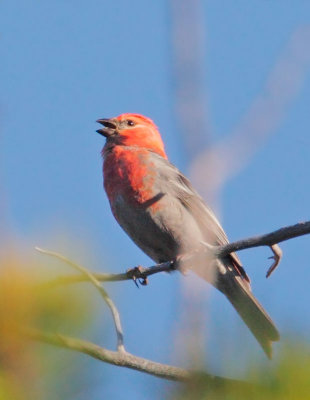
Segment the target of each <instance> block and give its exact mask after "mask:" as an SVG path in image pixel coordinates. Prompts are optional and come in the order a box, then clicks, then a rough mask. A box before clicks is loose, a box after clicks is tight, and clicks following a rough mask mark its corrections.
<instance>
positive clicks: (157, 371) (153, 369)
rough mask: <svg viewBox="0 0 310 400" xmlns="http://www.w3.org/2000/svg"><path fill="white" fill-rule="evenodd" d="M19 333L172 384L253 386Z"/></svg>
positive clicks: (83, 344) (60, 338) (74, 342)
mask: <svg viewBox="0 0 310 400" xmlns="http://www.w3.org/2000/svg"><path fill="white" fill-rule="evenodd" d="M22 333H23V334H24V335H26V336H27V337H28V338H30V339H31V340H35V341H40V342H44V343H48V344H51V345H54V346H58V347H63V348H66V349H69V350H74V351H77V352H79V353H84V354H87V355H89V356H90V357H93V358H96V359H97V360H100V361H103V362H106V363H109V364H113V365H116V366H119V367H126V368H130V369H134V370H136V371H140V372H145V373H147V374H150V375H154V376H157V377H159V378H164V379H168V380H172V381H180V382H185V381H189V380H192V379H195V377H203V378H204V379H205V380H206V383H207V382H208V383H209V384H210V385H212V384H213V385H219V384H223V383H225V384H234V385H240V386H241V387H243V388H247V387H253V384H251V383H248V382H242V381H238V380H234V379H229V378H223V377H219V376H214V375H210V374H207V373H205V372H198V371H189V370H185V369H182V368H178V367H174V366H171V365H167V364H161V363H158V362H155V361H151V360H147V359H145V358H142V357H137V356H134V355H133V354H131V353H128V352H120V351H111V350H107V349H105V348H103V347H100V346H98V345H96V344H94V343H91V342H88V341H85V340H81V339H75V338H71V337H68V336H63V335H58V334H52V333H45V332H41V331H38V330H36V329H28V328H27V329H25V328H23V329H22Z"/></svg>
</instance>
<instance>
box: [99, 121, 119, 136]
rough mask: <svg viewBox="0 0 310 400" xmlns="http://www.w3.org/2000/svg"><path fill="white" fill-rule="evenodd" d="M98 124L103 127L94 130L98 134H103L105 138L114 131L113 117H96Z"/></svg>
mask: <svg viewBox="0 0 310 400" xmlns="http://www.w3.org/2000/svg"><path fill="white" fill-rule="evenodd" d="M96 122H98V124H101V125H102V126H104V128H101V129H97V131H96V132H98V133H100V135H102V136H105V137H106V138H108V137H110V136H112V135H114V134H115V133H116V129H117V125H116V123H115V121H114V120H113V119H105V118H102V119H97V121H96Z"/></svg>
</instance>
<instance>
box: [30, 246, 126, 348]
mask: <svg viewBox="0 0 310 400" xmlns="http://www.w3.org/2000/svg"><path fill="white" fill-rule="evenodd" d="M35 249H36V250H37V251H39V252H40V253H43V254H47V255H50V256H53V257H57V258H59V259H60V260H62V261H64V262H65V263H67V264H69V265H70V266H71V267H73V268H74V269H76V270H78V271H79V272H81V274H82V276H84V277H85V279H87V280H89V281H90V282H91V283H92V284H93V285H94V286H95V288H96V289H97V290H98V291H99V293H100V295H101V296H102V298H103V299H104V300H105V302H106V303H107V305H108V307H109V308H110V310H111V313H112V317H113V320H114V325H115V330H116V335H117V349H118V351H120V352H124V351H125V347H124V336H123V329H122V324H121V319H120V315H119V312H118V309H117V308H116V306H115V304H114V302H113V301H112V299H111V298H110V297H109V295H108V293H107V292H106V291H105V289H104V288H103V287H102V286H101V284H100V282H99V281H98V279H97V278H96V277H95V276H94V275H93V274H92V273H91V272H90V271H88V270H87V269H86V268H85V267H82V266H81V265H79V264H76V263H74V262H73V261H71V260H69V259H68V258H66V257H64V256H63V255H62V254H59V253H55V252H53V251H49V250H44V249H41V248H40V247H36V248H35Z"/></svg>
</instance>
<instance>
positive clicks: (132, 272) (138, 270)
mask: <svg viewBox="0 0 310 400" xmlns="http://www.w3.org/2000/svg"><path fill="white" fill-rule="evenodd" d="M126 273H127V276H128V278H129V279H132V280H133V281H134V283H135V285H136V286H137V287H139V284H140V285H141V286H146V285H147V284H148V283H149V282H148V279H147V276H146V275H145V274H144V273H145V268H144V267H142V265H138V266H137V267H134V268H130V269H128V270H127V272H126Z"/></svg>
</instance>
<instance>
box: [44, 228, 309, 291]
mask: <svg viewBox="0 0 310 400" xmlns="http://www.w3.org/2000/svg"><path fill="white" fill-rule="evenodd" d="M309 233H310V221H307V222H300V223H298V224H295V225H291V226H287V227H285V228H281V229H278V230H276V231H274V232H271V233H267V234H265V235H259V236H253V237H251V238H247V239H242V240H238V241H236V242H232V243H229V244H227V245H225V246H210V245H208V248H207V249H206V250H205V251H206V253H208V254H210V252H213V254H214V256H215V257H223V256H226V255H228V254H230V253H232V252H235V251H240V250H245V249H249V248H252V247H259V246H269V247H273V248H274V245H276V244H277V243H280V242H283V241H285V240H289V239H293V238H295V237H298V236H303V235H307V234H309ZM277 248H278V250H280V248H279V247H277ZM37 249H38V248H37ZM40 251H41V252H42V253H44V254H48V255H50V256H53V257H57V258H59V259H60V260H63V261H65V262H67V263H69V264H71V265H72V264H74V263H72V261H70V260H68V259H67V258H66V257H64V256H62V255H61V254H58V253H55V252H52V251H48V250H42V249H40ZM280 251H281V250H280ZM278 252H279V251H278ZM195 255H196V253H195V254H193V255H192V256H191V255H187V256H186V259H187V260H186V262H187V261H188V263H190V262H191V261H192V258H193V257H195ZM274 265H275V263H274V264H273V265H272V266H271V268H272V271H273V270H274ZM276 266H277V264H276ZM271 268H269V270H268V272H267V274H268V276H269V275H270V269H271ZM176 269H177V265H176V263H175V262H174V261H167V262H164V263H161V264H156V265H153V266H151V267H148V268H143V267H139V268H137V267H136V268H133V269H130V270H128V271H127V272H125V273H122V274H101V273H94V272H93V273H92V276H93V277H94V278H95V279H97V280H98V281H101V282H116V281H125V280H132V279H133V278H135V279H142V280H144V279H146V278H147V277H148V276H150V275H153V274H157V273H158V272H172V271H175V270H176ZM272 271H271V272H272ZM87 280H88V279H87V278H86V277H85V275H73V276H63V277H59V278H57V279H55V280H54V281H52V282H48V283H47V286H48V287H53V286H58V285H62V284H68V283H76V282H85V281H87Z"/></svg>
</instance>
